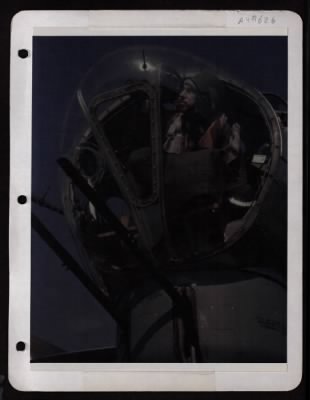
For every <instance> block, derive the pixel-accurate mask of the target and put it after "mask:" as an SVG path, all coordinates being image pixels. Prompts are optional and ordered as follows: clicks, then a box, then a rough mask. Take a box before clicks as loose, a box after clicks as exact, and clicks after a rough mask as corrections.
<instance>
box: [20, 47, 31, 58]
mask: <svg viewBox="0 0 310 400" xmlns="http://www.w3.org/2000/svg"><path fill="white" fill-rule="evenodd" d="M28 56H29V51H28V50H26V49H20V50H18V57H20V58H27V57H28Z"/></svg>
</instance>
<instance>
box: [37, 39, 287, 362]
mask: <svg viewBox="0 0 310 400" xmlns="http://www.w3.org/2000/svg"><path fill="white" fill-rule="evenodd" d="M32 57H33V74H32V75H33V77H32V79H33V83H32V85H33V86H32V90H33V91H32V93H33V95H32V205H31V206H32V217H31V218H32V220H31V221H32V222H31V223H32V234H31V344H30V351H31V362H32V363H45V362H46V363H66V362H67V363H74V362H77V363H286V362H287V118H288V116H287V98H288V94H287V79H288V76H287V37H286V36H144V37H142V36H132V37H131V36H126V37H125V36H110V37H107V36H35V37H34V38H33V54H32Z"/></svg>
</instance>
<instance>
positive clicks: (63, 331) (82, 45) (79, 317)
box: [31, 37, 287, 351]
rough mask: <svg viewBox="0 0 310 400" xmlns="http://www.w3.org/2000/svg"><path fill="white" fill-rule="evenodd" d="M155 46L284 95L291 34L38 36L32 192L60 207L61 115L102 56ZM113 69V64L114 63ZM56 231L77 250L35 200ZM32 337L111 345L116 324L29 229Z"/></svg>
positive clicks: (60, 223) (78, 345)
mask: <svg viewBox="0 0 310 400" xmlns="http://www.w3.org/2000/svg"><path fill="white" fill-rule="evenodd" d="M133 45H134V46H139V45H141V47H142V46H146V45H157V46H163V47H166V48H171V49H175V50H177V49H179V50H182V51H183V52H189V53H192V54H194V55H196V56H199V57H201V58H204V59H206V60H207V62H209V63H211V64H214V65H215V66H218V67H219V68H221V69H224V70H226V71H227V72H228V73H229V74H231V75H232V76H234V77H235V78H236V79H241V80H242V81H245V82H247V83H249V84H250V85H252V86H254V87H256V88H257V89H259V90H261V91H262V92H268V93H270V92H271V93H274V94H277V95H279V96H281V97H283V98H284V99H287V39H286V37H156V38H155V37H127V38H123V37H113V38H107V37H35V38H34V42H33V116H32V117H33V119H32V123H33V132H32V134H33V142H32V151H33V153H32V171H33V172H32V193H33V195H35V196H37V197H40V196H43V195H44V194H45V193H46V191H48V193H47V197H46V200H48V201H49V202H50V203H52V204H54V205H56V206H58V207H61V194H60V189H61V187H60V182H61V181H60V172H59V170H58V167H57V165H56V159H57V158H58V157H59V156H60V155H61V151H62V148H61V143H62V140H63V134H64V130H63V125H64V119H65V116H66V113H67V110H68V106H69V104H70V101H71V99H72V96H73V93H74V91H75V90H76V89H77V87H78V85H79V82H80V81H81V80H82V78H83V76H84V75H85V73H86V72H87V71H88V70H89V69H90V68H91V67H92V66H93V65H95V64H96V63H97V62H98V61H99V60H100V59H101V58H102V57H103V56H104V55H105V54H107V53H109V52H111V51H114V50H116V49H121V48H124V47H127V46H133ZM111 68H113V66H111ZM33 209H34V211H35V212H36V214H37V215H38V216H39V217H40V218H41V219H42V221H43V222H44V223H45V224H46V225H47V226H48V228H49V229H50V230H51V232H53V233H54V235H55V236H56V237H57V238H58V239H59V240H60V241H61V242H62V243H63V244H64V245H65V246H66V247H67V248H68V249H69V250H70V251H71V252H72V253H73V254H74V255H75V257H76V258H77V259H78V260H79V262H80V263H81V264H83V263H85V260H84V259H83V257H82V256H81V254H80V253H79V252H78V251H77V249H76V246H75V243H74V240H73V238H72V235H71V233H70V231H69V229H68V226H67V223H66V221H65V219H64V218H63V217H62V216H60V215H57V214H56V213H53V212H51V211H49V210H47V209H44V208H41V207H38V206H37V205H33ZM31 296H32V300H31V328H32V334H33V335H35V336H38V337H40V338H41V339H43V340H45V341H48V342H50V343H52V344H54V345H56V346H59V347H60V348H62V349H65V350H68V351H74V350H80V349H85V348H90V347H103V346H105V345H110V344H113V343H114V334H115V326H114V324H113V322H112V321H111V319H110V318H109V316H108V315H107V314H106V313H105V312H104V311H103V310H102V308H101V307H100V306H99V305H98V304H97V303H96V301H95V300H93V299H92V297H91V296H89V295H88V293H87V291H86V290H85V289H84V288H83V287H82V286H81V285H80V284H79V282H78V281H77V280H76V279H75V278H73V277H72V275H71V273H70V272H67V271H65V270H64V269H63V267H62V265H61V262H60V261H59V259H58V258H57V257H56V256H55V255H54V254H53V252H52V251H51V250H49V248H48V246H47V245H46V243H44V242H43V241H42V240H41V239H40V238H39V237H38V236H37V234H36V233H35V232H33V234H32V285H31Z"/></svg>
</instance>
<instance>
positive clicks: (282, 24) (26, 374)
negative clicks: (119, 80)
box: [9, 10, 302, 391]
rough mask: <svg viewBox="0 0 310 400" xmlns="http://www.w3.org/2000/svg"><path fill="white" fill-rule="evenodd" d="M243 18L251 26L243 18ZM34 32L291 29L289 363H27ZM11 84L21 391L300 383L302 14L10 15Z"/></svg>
mask: <svg viewBox="0 0 310 400" xmlns="http://www.w3.org/2000/svg"><path fill="white" fill-rule="evenodd" d="M255 14H256V15H259V16H262V17H265V16H268V17H269V18H272V17H274V18H275V20H276V22H275V23H273V25H272V26H269V25H268V27H267V26H265V25H258V24H257V23H254V22H252V20H251V18H250V17H252V16H253V15H255ZM242 17H244V21H245V22H244V23H245V25H244V26H242V27H240V24H239V22H240V18H242ZM55 28H57V29H56V30H55ZM63 28H65V29H63ZM68 28H69V29H68ZM34 32H35V34H36V35H38V34H43V35H44V34H46V32H48V34H49V35H51V34H54V35H64V34H68V35H69V34H70V35H71V34H84V35H93V36H95V35H118V34H121V35H135V34H136V35H141V34H143V35H154V34H155V35H156V34H157V35H191V34H192V35H223V34H225V35H228V34H233V35H236V34H238V35H246V36H247V35H266V34H274V35H283V34H285V33H287V34H288V62H289V64H288V71H289V82H288V116H289V118H288V132H289V134H288V160H289V161H288V166H289V168H288V226H289V229H288V265H289V269H288V279H287V280H288V352H287V364H220V363H215V364H194V365H192V364H30V362H29V361H30V349H29V343H30V203H29V202H28V203H27V204H25V205H19V204H18V203H17V201H16V199H17V196H18V195H20V194H24V195H26V196H27V197H28V199H29V198H30V195H31V95H32V64H31V61H32V58H31V55H32V36H33V33H34ZM65 32H66V33H65ZM70 32H71V33H70ZM266 32H267V33H266ZM271 32H272V33H271ZM22 48H25V49H28V50H29V51H30V57H28V58H26V59H21V58H19V57H17V51H18V49H22ZM10 92H11V95H10V109H11V111H10V124H11V132H10V134H11V165H10V171H11V172H10V174H11V181H10V232H9V239H10V243H9V251H10V299H9V381H10V383H11V385H12V386H13V387H14V388H16V389H17V390H22V391H215V390H216V391H236V390H237V391H248V390H249V391H259V390H262V391H286V390H292V389H294V388H295V387H296V386H298V384H299V383H300V380H301V376H302V20H301V18H300V17H299V16H298V15H297V14H295V13H293V12H290V11H201V10H199V11H198V10H197V11H22V12H19V13H18V14H16V15H15V16H14V18H13V20H12V37H11V80H10ZM18 341H24V342H25V343H26V349H25V351H23V352H17V351H16V343H17V342H18Z"/></svg>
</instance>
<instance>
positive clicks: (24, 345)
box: [16, 342, 26, 351]
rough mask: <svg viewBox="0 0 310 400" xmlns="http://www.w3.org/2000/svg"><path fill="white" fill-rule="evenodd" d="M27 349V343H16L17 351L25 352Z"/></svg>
mask: <svg viewBox="0 0 310 400" xmlns="http://www.w3.org/2000/svg"><path fill="white" fill-rule="evenodd" d="M25 348H26V344H25V342H17V343H16V350H17V351H24V350H25Z"/></svg>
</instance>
